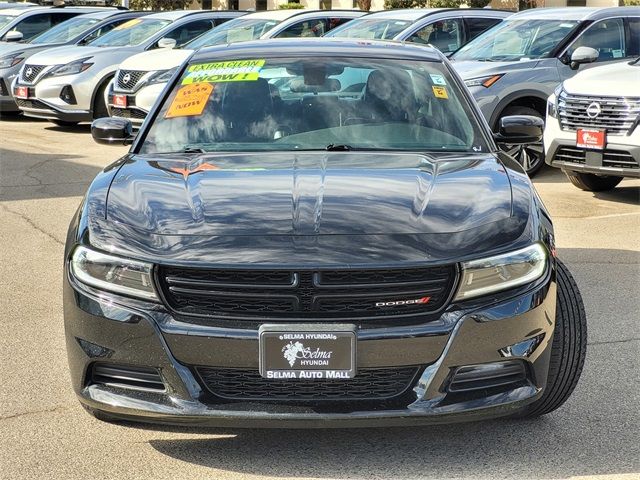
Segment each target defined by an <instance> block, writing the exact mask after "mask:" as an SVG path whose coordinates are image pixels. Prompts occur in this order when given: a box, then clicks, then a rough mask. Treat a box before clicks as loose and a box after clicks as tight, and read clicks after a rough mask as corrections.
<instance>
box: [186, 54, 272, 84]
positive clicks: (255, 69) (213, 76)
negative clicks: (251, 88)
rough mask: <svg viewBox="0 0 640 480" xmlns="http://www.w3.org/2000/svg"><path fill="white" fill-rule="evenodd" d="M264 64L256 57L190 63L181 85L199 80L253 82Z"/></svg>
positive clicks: (210, 81)
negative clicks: (251, 58) (252, 58)
mask: <svg viewBox="0 0 640 480" xmlns="http://www.w3.org/2000/svg"><path fill="white" fill-rule="evenodd" d="M264 64H265V60H264V59H256V60H232V61H229V62H215V63H199V64H196V65H190V66H189V68H187V75H186V76H185V77H184V78H183V79H182V85H191V84H193V83H201V82H209V83H218V82H255V81H256V80H258V78H259V76H260V70H262V67H264Z"/></svg>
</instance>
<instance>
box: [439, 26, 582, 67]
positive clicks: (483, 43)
mask: <svg viewBox="0 0 640 480" xmlns="http://www.w3.org/2000/svg"><path fill="white" fill-rule="evenodd" d="M577 25H578V22H577V21H573V20H570V21H567V20H506V21H504V22H502V23H500V24H499V25H498V26H496V27H494V28H492V29H489V30H487V31H486V32H485V33H483V34H482V35H480V36H479V37H478V38H476V39H474V40H472V41H471V42H469V43H468V44H467V45H465V46H464V47H462V48H461V49H460V50H458V51H457V52H456V53H454V54H453V56H452V57H451V58H452V59H454V60H458V61H461V60H479V61H487V62H508V61H520V60H531V59H538V58H545V57H547V56H549V54H550V53H551V51H552V50H553V49H554V48H555V47H556V46H558V44H559V43H560V42H562V40H564V39H565V38H567V36H568V35H569V34H570V33H571V32H572V31H573V30H574V29H575V28H576V26H577Z"/></svg>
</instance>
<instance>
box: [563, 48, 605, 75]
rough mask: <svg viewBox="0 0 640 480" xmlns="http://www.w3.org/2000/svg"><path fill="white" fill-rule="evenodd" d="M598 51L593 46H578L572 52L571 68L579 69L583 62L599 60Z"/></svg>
mask: <svg viewBox="0 0 640 480" xmlns="http://www.w3.org/2000/svg"><path fill="white" fill-rule="evenodd" d="M598 55H600V54H599V53H598V51H597V50H596V49H595V48H591V47H578V48H576V49H575V50H574V52H573V53H572V54H571V62H570V63H569V66H570V67H571V70H577V69H578V68H580V65H582V64H583V63H593V62H595V61H596V60H598Z"/></svg>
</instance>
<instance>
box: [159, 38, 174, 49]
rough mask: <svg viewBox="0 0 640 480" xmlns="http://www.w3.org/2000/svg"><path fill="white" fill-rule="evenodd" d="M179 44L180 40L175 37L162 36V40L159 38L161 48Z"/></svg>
mask: <svg viewBox="0 0 640 480" xmlns="http://www.w3.org/2000/svg"><path fill="white" fill-rule="evenodd" d="M177 44H178V42H176V39H175V38H167V37H165V38H161V39H160V40H158V47H159V48H176V45H177Z"/></svg>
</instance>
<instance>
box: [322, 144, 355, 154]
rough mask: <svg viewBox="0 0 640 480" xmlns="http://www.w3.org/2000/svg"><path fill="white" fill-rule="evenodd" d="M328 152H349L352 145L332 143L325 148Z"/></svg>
mask: <svg viewBox="0 0 640 480" xmlns="http://www.w3.org/2000/svg"><path fill="white" fill-rule="evenodd" d="M324 149H325V150H326V151H327V152H348V151H349V150H351V145H340V144H335V143H330V144H329V145H327V146H326V147H325V148H324Z"/></svg>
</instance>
